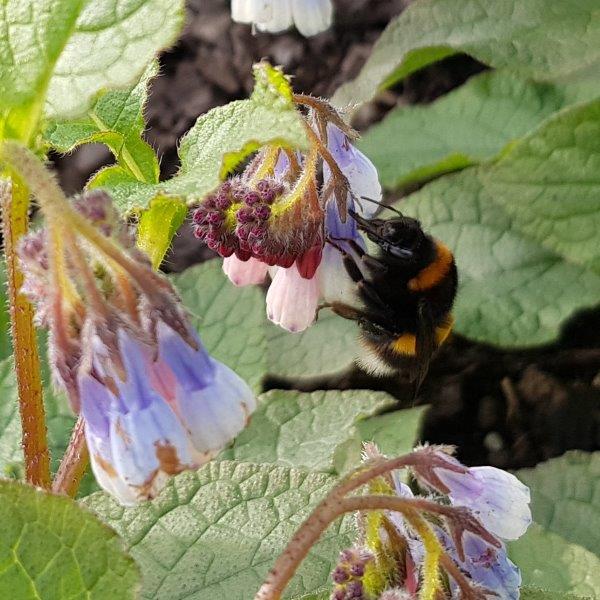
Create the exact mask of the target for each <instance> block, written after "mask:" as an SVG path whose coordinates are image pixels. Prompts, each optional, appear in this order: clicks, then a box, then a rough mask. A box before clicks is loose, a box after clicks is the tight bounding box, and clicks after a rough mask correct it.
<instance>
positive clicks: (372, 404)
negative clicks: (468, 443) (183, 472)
mask: <svg viewBox="0 0 600 600" xmlns="http://www.w3.org/2000/svg"><path fill="white" fill-rule="evenodd" d="M394 404H395V400H394V398H392V397H391V396H389V395H388V394H386V393H384V392H371V391H367V390H351V391H345V392H341V391H337V390H335V391H329V392H313V393H312V394H303V393H301V392H284V391H280V390H273V391H271V392H268V393H267V394H264V395H262V396H261V397H260V398H259V405H258V408H257V410H256V412H255V413H254V414H253V415H252V420H251V421H250V425H249V426H248V427H247V428H246V429H245V430H244V431H242V433H241V434H240V435H239V436H238V437H237V438H236V440H235V442H234V445H233V447H232V448H230V449H228V450H226V451H225V452H224V453H223V458H229V459H235V460H240V461H249V462H256V463H277V464H281V465H285V466H289V467H300V468H306V469H309V470H311V471H326V472H331V471H333V470H334V468H333V455H334V452H335V449H336V448H337V446H338V445H339V444H341V443H343V442H346V441H347V440H348V439H350V438H351V437H353V435H354V425H355V424H357V423H359V422H361V420H362V419H365V418H367V417H370V416H372V415H375V414H377V413H378V412H381V411H382V410H386V409H389V408H391V407H392V406H394ZM365 439H370V438H365ZM412 441H414V437H413V440H412ZM359 446H360V443H359ZM356 458H357V460H356V462H355V463H354V465H353V466H355V467H356V466H358V465H359V464H360V451H359V453H358V456H357V457H356Z"/></svg>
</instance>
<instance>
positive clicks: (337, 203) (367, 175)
mask: <svg viewBox="0 0 600 600" xmlns="http://www.w3.org/2000/svg"><path fill="white" fill-rule="evenodd" d="M297 98H299V102H300V103H303V102H307V103H308V105H309V106H310V111H309V114H308V115H307V116H306V117H305V120H306V126H307V128H308V130H309V131H310V136H309V138H310V140H311V148H310V150H309V151H308V153H307V154H306V155H301V154H300V153H297V152H291V151H289V150H287V149H285V148H281V147H277V146H267V147H266V148H264V149H263V150H261V151H260V152H259V153H258V154H257V156H256V157H255V159H254V160H253V161H251V162H250V164H249V165H248V167H247V168H246V169H245V170H244V172H243V173H242V174H241V175H239V176H235V177H233V178H231V179H229V180H227V181H225V182H224V183H222V184H221V186H220V187H219V188H217V189H216V190H215V191H214V192H213V193H212V194H209V195H208V196H207V197H205V198H204V199H202V201H201V202H200V203H199V206H198V208H197V210H196V212H195V213H194V231H195V234H196V236H197V237H198V238H199V239H201V240H203V241H205V242H206V243H207V244H208V245H209V247H211V248H212V249H214V250H216V251H217V252H218V253H219V254H220V255H221V256H223V257H224V259H225V260H224V263H223V269H224V271H225V273H226V274H227V276H228V277H229V278H230V280H231V281H232V282H233V283H234V284H235V285H238V286H242V285H250V284H259V283H262V282H263V281H264V280H265V278H266V276H267V273H269V274H270V275H271V278H272V284H271V286H270V288H269V291H268V294H267V315H268V317H269V319H270V320H271V321H273V322H274V323H276V324H278V325H280V326H281V327H283V328H284V329H287V330H288V331H292V332H298V331H303V330H304V329H306V328H307V327H309V326H310V325H311V324H312V323H313V322H314V320H315V317H316V313H317V308H318V305H319V302H320V301H321V300H324V301H325V302H335V301H343V302H346V303H351V302H352V301H353V299H354V288H353V285H352V282H351V281H350V279H349V277H348V276H347V274H346V272H345V269H344V268H343V265H342V254H341V253H340V249H343V250H344V251H346V252H349V253H350V254H352V252H353V250H352V244H351V242H356V243H357V244H358V245H359V246H361V247H363V248H364V241H363V239H362V237H361V235H360V234H359V232H358V230H357V227H356V222H355V221H354V220H353V219H352V218H349V217H348V216H347V215H348V210H349V209H352V210H355V211H356V212H357V213H358V214H360V215H361V216H364V217H369V216H371V215H370V213H371V212H372V209H373V204H368V203H367V202H364V201H363V200H362V199H363V198H369V199H371V200H374V201H376V202H378V201H379V200H380V199H381V186H380V184H379V180H378V176H377V171H376V169H375V167H374V166H373V164H372V163H371V162H370V161H369V159H368V158H367V157H366V156H364V154H362V153H361V152H360V151H359V150H358V149H357V148H356V147H355V146H354V145H353V144H352V142H351V139H352V137H353V136H354V135H355V134H354V132H353V131H352V130H351V129H350V128H349V127H348V126H347V125H345V124H344V122H343V121H342V119H341V117H340V116H339V115H338V114H337V113H336V112H335V110H334V109H333V108H332V107H331V106H329V105H328V104H326V103H325V102H323V101H320V100H319V101H317V100H315V99H314V98H311V99H309V100H308V101H306V99H304V97H297ZM321 165H322V169H321ZM321 171H322V180H321V182H320V184H319V173H320V172H321ZM329 242H332V243H329Z"/></svg>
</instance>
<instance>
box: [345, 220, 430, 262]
mask: <svg viewBox="0 0 600 600" xmlns="http://www.w3.org/2000/svg"><path fill="white" fill-rule="evenodd" d="M349 213H350V216H351V217H352V218H353V219H354V220H355V221H356V223H357V225H358V228H359V229H360V230H361V231H364V232H365V233H366V234H367V236H368V238H369V239H370V240H371V241H372V242H375V243H376V244H377V245H378V246H379V247H380V248H381V250H382V251H383V252H384V253H385V254H387V255H388V256H390V257H393V258H396V259H398V260H400V261H403V262H407V263H412V262H415V261H418V260H419V255H420V252H419V251H420V249H421V246H422V244H423V242H424V241H425V240H426V235H425V233H424V232H423V230H422V229H421V224H420V223H419V221H417V220H416V219H411V218H410V217H404V216H398V217H394V218H392V219H365V218H363V217H361V216H360V215H358V214H357V213H356V212H354V211H353V210H351V211H349Z"/></svg>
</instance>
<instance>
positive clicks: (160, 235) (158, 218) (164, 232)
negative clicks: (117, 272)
mask: <svg viewBox="0 0 600 600" xmlns="http://www.w3.org/2000/svg"><path fill="white" fill-rule="evenodd" d="M186 215H187V206H186V204H185V202H183V201H181V200H179V198H172V197H170V196H157V197H156V198H154V199H153V200H152V201H151V202H150V206H149V207H148V210H145V211H143V212H142V213H141V215H140V218H139V223H138V228H137V245H138V247H139V248H140V249H142V250H143V251H144V252H145V253H146V254H147V255H148V256H149V257H150V260H151V261H152V266H153V267H154V268H155V269H158V267H159V266H160V263H161V262H162V259H163V258H164V256H165V254H166V253H167V250H168V249H169V246H170V245H171V240H172V239H173V236H174V235H175V233H177V230H178V229H179V227H181V225H182V223H183V222H184V220H185V217H186Z"/></svg>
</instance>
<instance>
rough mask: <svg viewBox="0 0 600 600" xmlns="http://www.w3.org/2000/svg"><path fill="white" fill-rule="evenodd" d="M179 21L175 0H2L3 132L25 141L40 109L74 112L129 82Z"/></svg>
mask: <svg viewBox="0 0 600 600" xmlns="http://www.w3.org/2000/svg"><path fill="white" fill-rule="evenodd" d="M182 22H183V5H182V3H181V2H179V1H176V2H167V3H165V2H162V1H161V0H97V1H94V2H85V1H84V0H7V1H6V2H5V3H4V5H3V10H2V14H1V15H0V26H1V27H0V31H1V33H0V55H1V56H3V57H4V59H3V65H4V66H3V69H2V75H1V76H0V119H1V129H2V133H3V137H13V138H18V139H21V140H23V141H25V142H30V141H31V140H32V139H33V137H34V135H35V134H36V130H37V126H38V122H39V119H40V117H41V115H42V113H43V112H44V113H45V115H46V116H47V117H50V118H54V119H66V118H75V117H77V116H79V115H81V114H83V113H84V112H85V111H86V110H87V108H88V107H89V106H90V104H91V103H92V100H93V98H94V96H95V95H96V94H97V93H98V92H100V91H101V90H103V89H105V88H108V87H113V88H118V87H125V86H127V85H129V84H130V83H131V82H132V81H135V79H136V78H138V77H139V76H140V74H141V72H142V71H143V70H144V68H145V67H146V65H147V64H148V63H149V62H150V60H151V59H152V58H153V57H154V55H155V54H156V52H157V51H158V50H160V49H161V48H163V47H165V46H167V45H169V44H170V43H172V42H173V41H174V40H175V37H176V36H177V33H178V32H179V28H180V27H181V24H182Z"/></svg>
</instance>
